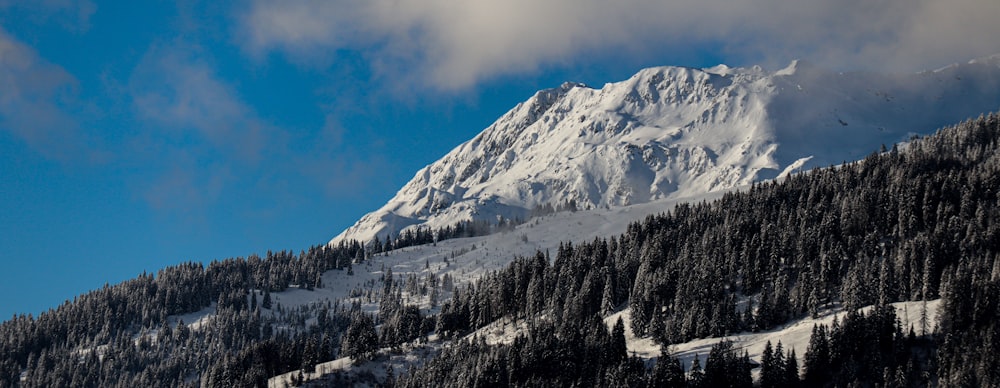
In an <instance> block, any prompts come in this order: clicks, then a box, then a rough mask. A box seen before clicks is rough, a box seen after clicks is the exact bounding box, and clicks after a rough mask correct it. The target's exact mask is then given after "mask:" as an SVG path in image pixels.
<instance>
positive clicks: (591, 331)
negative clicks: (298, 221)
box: [0, 114, 1000, 386]
mask: <svg viewBox="0 0 1000 388" xmlns="http://www.w3.org/2000/svg"><path fill="white" fill-rule="evenodd" d="M998 144H1000V116H998V115H996V114H992V115H989V116H984V117H980V118H979V119H976V120H971V121H969V122H966V123H962V124H960V125H957V126H955V127H952V128H947V129H943V130H941V131H939V132H938V133H937V134H935V135H932V136H929V137H926V138H922V139H914V140H912V141H911V142H909V143H907V144H906V145H905V146H902V147H900V148H896V147H893V148H892V149H885V150H883V151H882V152H878V153H874V154H872V155H871V156H869V157H868V158H866V159H864V160H862V161H858V162H852V163H846V164H844V165H841V166H837V167H830V168H825V169H818V170H813V171H809V172H805V173H801V174H795V175H791V176H789V177H788V178H786V179H782V180H780V181H773V182H766V183H760V184H756V185H754V186H753V187H751V188H749V189H748V190H745V191H742V192H734V193H729V194H726V195H725V196H723V197H722V198H721V199H719V200H716V201H712V202H702V203H695V204H683V205H678V206H677V207H676V208H674V209H672V210H670V211H667V212H664V213H662V214H659V215H651V216H649V217H647V218H646V219H644V220H643V221H641V222H636V223H634V224H632V225H631V226H630V227H629V228H628V230H627V232H626V233H624V234H622V235H620V236H609V237H607V238H599V239H594V240H592V241H586V242H574V243H569V242H567V243H564V244H562V245H561V246H560V247H559V249H557V250H556V252H551V253H543V252H539V253H538V254H537V255H535V256H533V257H527V258H518V259H516V260H514V261H513V262H512V263H511V264H510V265H509V266H508V267H506V268H505V269H503V270H500V271H497V272H494V273H491V274H489V275H487V276H485V277H483V278H481V279H480V280H479V281H478V282H476V283H475V284H471V285H468V286H466V287H459V288H456V289H455V290H454V292H453V294H452V298H451V299H449V300H448V301H446V302H444V303H443V304H442V306H441V309H440V312H439V313H438V314H436V315H432V316H429V317H428V316H424V314H425V312H423V311H421V310H419V309H417V308H416V307H414V306H407V305H405V303H403V300H402V297H401V296H400V295H401V290H402V289H403V288H404V287H406V285H404V284H400V283H399V282H394V280H393V277H392V275H391V269H390V271H388V276H386V277H384V280H383V281H382V284H381V290H380V292H379V293H378V295H374V296H373V297H374V298H381V303H380V308H379V310H380V311H379V312H378V313H376V314H369V313H365V312H363V311H362V310H361V309H360V307H359V306H358V305H356V304H354V305H349V304H346V303H344V304H342V303H339V302H336V303H332V304H325V305H317V306H312V307H309V308H305V307H303V308H301V309H295V310H285V309H282V308H280V307H279V306H272V305H270V297H269V293H270V292H276V291H280V290H283V289H285V288H287V287H289V286H291V285H295V286H298V287H303V288H309V287H322V286H323V285H322V284H321V283H322V280H321V277H320V274H322V273H323V272H324V271H328V270H342V271H352V270H353V266H355V265H358V264H360V263H362V262H363V261H364V260H366V258H367V256H368V255H370V254H371V253H372V252H371V248H369V251H367V252H366V249H365V247H364V246H362V245H361V244H358V243H353V242H352V243H346V244H341V245H339V246H336V247H329V246H318V247H313V248H311V249H309V250H308V251H304V252H301V253H300V254H297V255H296V254H294V253H292V252H284V251H282V252H277V253H269V254H267V255H266V256H265V257H263V258H261V257H257V256H251V257H248V258H236V259H227V260H223V261H217V262H212V263H210V264H209V265H207V266H204V265H202V264H198V263H187V264H183V265H179V266H175V267H170V268H167V269H164V270H161V271H159V272H158V273H157V274H156V275H155V276H153V275H152V274H145V275H143V276H140V277H138V278H136V279H133V280H130V281H127V282H123V283H121V284H118V285H114V286H105V287H104V288H102V289H99V290H96V291H94V292H91V293H88V294H86V295H82V296H80V297H77V298H76V299H75V300H74V301H72V302H67V303H66V304H64V305H62V306H60V307H58V308H56V309H53V310H51V311H49V312H46V313H43V314H40V315H39V316H38V317H31V316H17V317H14V318H13V319H11V320H9V321H6V322H4V323H3V324H2V325H0V354H2V357H3V358H2V359H0V386H198V385H208V386H253V385H257V386H260V385H262V384H264V383H265V382H266V378H267V377H269V376H273V375H276V374H280V373H284V372H288V371H293V370H296V369H299V368H310V367H311V366H312V365H315V364H316V363H318V362H323V361H327V360H331V359H333V358H334V357H338V356H343V355H350V356H354V357H355V358H356V359H367V358H372V357H376V358H377V357H378V356H377V354H376V352H375V349H377V348H379V347H392V346H395V345H398V344H400V343H403V342H407V341H410V340H413V339H415V338H419V337H422V336H426V335H428V334H430V333H436V334H438V335H439V336H440V337H442V338H448V339H459V338H463V336H465V335H466V334H468V333H471V332H473V331H475V330H477V329H479V328H482V327H484V326H486V325H488V324H490V323H491V322H494V321H496V320H498V319H508V320H524V321H525V322H528V329H527V330H526V331H525V332H524V333H521V335H519V336H518V338H516V339H515V340H514V341H513V342H512V343H510V344H506V345H489V344H486V343H485V342H483V341H481V340H463V341H453V342H452V343H451V344H450V345H448V346H445V347H443V349H442V350H441V351H440V353H439V354H438V356H437V357H436V358H434V359H431V360H427V361H426V362H425V363H424V365H422V366H420V367H414V368H412V369H410V370H407V371H397V373H396V375H397V376H398V378H390V380H388V381H384V382H383V383H385V384H387V385H391V384H395V385H398V386H477V385H478V386H483V385H510V386H565V385H583V386H591V385H597V386H643V385H647V384H648V385H650V386H720V385H721V386H746V385H747V384H752V381H751V380H750V369H751V368H753V367H757V365H756V364H755V363H754V362H752V361H751V360H749V358H748V357H746V355H745V354H744V353H741V352H740V351H739V349H736V348H733V347H732V344H730V343H726V342H722V343H720V344H718V345H717V346H716V347H715V348H713V350H712V353H711V354H709V355H708V356H709V357H708V359H707V361H706V362H705V364H704V365H700V364H699V365H680V363H679V362H677V360H676V359H674V358H673V357H672V356H671V355H670V354H669V352H668V351H667V350H668V349H669V345H670V344H673V343H681V342H685V341H689V340H691V339H696V338H705V337H712V336H725V335H728V334H733V333H738V332H742V331H762V330H768V329H771V328H774V327H776V326H777V325H780V324H783V323H786V322H788V321H790V320H793V319H797V318H801V317H804V316H806V315H809V314H817V313H818V312H819V311H821V310H823V309H826V308H832V307H841V306H842V307H844V308H845V309H847V310H848V311H853V310H854V309H855V308H858V307H862V306H867V305H876V308H874V309H873V310H871V311H870V312H868V313H865V314H861V313H856V312H852V313H850V314H848V316H847V317H846V318H845V319H844V320H843V321H842V322H837V323H836V324H835V325H834V326H832V327H824V326H818V327H817V328H816V329H814V335H813V340H812V341H811V342H810V346H809V349H796V350H795V351H797V352H800V353H802V352H805V353H804V354H805V360H806V362H805V363H803V365H797V364H795V363H793V362H790V361H789V359H792V360H794V355H793V354H792V353H791V349H784V350H777V351H774V352H773V353H772V354H771V356H770V358H769V360H767V361H766V362H762V364H763V365H760V366H759V367H760V368H762V370H763V371H767V373H763V374H762V378H761V380H760V381H758V382H757V383H758V384H760V385H763V386H789V385H795V384H798V383H800V379H805V380H804V381H805V382H807V383H808V384H809V385H810V386H819V385H824V384H827V385H833V386H847V385H851V384H855V383H858V384H861V385H862V386H927V385H934V384H939V385H943V386H997V385H1000V371H997V370H996V368H995V367H994V366H995V365H1000V323H998V322H1000V260H997V259H998V253H1000V252H998V250H1000V152H998V151H1000V150H998ZM418 237H419V238H418ZM430 238H431V237H429V236H427V235H423V234H421V235H419V236H413V239H417V240H420V241H423V240H426V239H430ZM400 245H406V244H400ZM387 246H388V245H384V246H381V247H380V249H378V251H382V250H384V249H387V248H386V247H387ZM446 282H447V279H438V278H433V279H430V278H429V279H426V280H424V283H423V284H424V286H425V288H426V289H425V290H422V291H421V292H436V291H435V290H436V289H437V288H439V287H443V285H442V283H446ZM414 284H415V283H414ZM449 288H450V286H449ZM936 298H942V299H943V307H942V309H941V311H940V317H939V318H940V319H939V322H936V323H933V324H932V325H930V326H931V327H932V328H933V330H923V329H924V328H909V327H901V326H900V325H899V324H898V320H897V319H896V318H895V316H894V312H893V311H892V309H890V308H884V306H886V305H887V304H888V303H892V302H896V301H905V300H928V299H936ZM248 300H249V303H248ZM212 303H215V305H216V316H215V318H214V319H213V320H211V321H210V322H209V323H207V324H206V325H205V326H202V327H200V328H199V329H198V330H191V329H189V328H188V327H187V326H185V324H184V323H177V324H176V325H170V324H168V317H169V316H171V315H175V314H182V313H186V312H192V311H197V310H200V309H202V308H204V307H206V306H209V305H211V304H212ZM626 307H627V308H630V309H631V322H629V323H630V326H631V328H632V330H633V331H634V332H635V334H637V335H650V336H652V337H653V338H655V339H656V340H657V341H658V342H659V343H661V344H663V345H664V350H665V351H664V353H663V355H662V356H661V357H660V358H659V359H658V360H656V361H655V363H649V364H644V363H643V362H642V361H641V360H639V359H636V358H633V357H629V355H628V354H627V352H626V350H625V348H624V346H625V344H624V333H623V331H624V330H625V329H624V325H615V326H614V328H612V329H611V330H608V328H607V327H606V326H605V325H604V322H603V321H602V318H603V317H604V316H606V315H607V314H609V313H611V312H613V311H616V310H619V309H622V308H626ZM264 311H266V312H267V313H264ZM154 330H155V332H156V335H155V336H151V335H142V333H148V332H152V331H154ZM776 345H777V344H776ZM778 360H780V362H779V361H778ZM821 371H825V372H823V373H821ZM763 376H767V377H763ZM317 384H322V382H317Z"/></svg>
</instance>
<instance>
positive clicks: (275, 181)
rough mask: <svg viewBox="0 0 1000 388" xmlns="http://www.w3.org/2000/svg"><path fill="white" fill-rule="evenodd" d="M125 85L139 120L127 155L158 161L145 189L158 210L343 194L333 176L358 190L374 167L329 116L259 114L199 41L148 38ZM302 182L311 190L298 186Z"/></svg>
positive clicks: (290, 203)
mask: <svg viewBox="0 0 1000 388" xmlns="http://www.w3.org/2000/svg"><path fill="white" fill-rule="evenodd" d="M126 89H127V91H128V93H129V94H130V96H131V101H132V108H133V111H134V113H135V116H136V118H137V119H138V120H139V123H140V126H142V128H143V130H142V131H140V135H138V136H137V138H136V139H133V142H132V148H133V149H134V150H133V152H134V153H136V155H134V156H133V157H143V156H145V157H147V158H149V159H155V160H153V161H147V163H151V164H154V165H156V166H157V167H156V170H157V172H156V173H155V174H153V175H152V176H151V177H150V181H149V182H148V183H147V185H146V187H145V188H144V189H143V190H142V197H143V198H144V199H145V200H146V201H147V202H148V203H149V204H150V205H151V206H152V207H153V208H156V209H160V210H167V211H179V210H182V211H191V209H200V208H204V207H207V206H214V205H217V204H219V203H220V202H223V201H231V200H232V199H234V198H246V197H248V196H249V197H259V198H271V199H274V200H277V199H278V198H281V199H282V201H284V202H285V203H274V204H273V206H274V207H277V208H281V207H287V206H294V205H295V204H296V203H298V202H301V201H302V200H303V199H304V197H305V196H306V194H308V195H313V194H312V191H320V192H321V193H322V194H326V197H327V198H330V197H334V198H338V197H339V198H343V197H349V196H351V195H352V194H351V193H350V192H348V191H339V190H334V189H331V188H330V185H331V182H337V183H343V182H350V183H351V186H353V187H354V188H355V189H356V191H358V192H364V191H365V187H366V185H367V184H366V183H365V181H363V180H359V179H357V178H359V174H360V173H362V172H365V171H371V170H374V169H375V168H376V166H377V165H378V163H377V162H373V160H375V158H370V157H361V156H360V155H357V154H356V153H354V152H352V151H351V150H350V148H351V147H350V146H349V145H345V144H343V142H342V140H341V137H340V132H338V131H339V128H336V129H333V127H331V126H330V125H329V123H328V125H327V126H326V127H325V128H323V129H322V130H319V129H315V130H314V129H307V130H300V131H296V130H294V129H289V128H283V127H281V126H280V125H276V124H274V123H272V122H270V121H269V120H267V119H264V118H262V117H260V115H259V114H258V112H257V110H256V109H255V108H254V107H253V106H251V105H249V104H247V103H246V102H245V100H244V98H243V97H242V96H241V94H240V92H239V90H238V89H237V88H236V87H234V84H233V83H231V82H228V81H227V80H225V78H224V76H223V74H220V73H219V72H218V71H217V69H216V65H215V64H214V63H213V62H212V55H211V53H210V52H207V51H205V50H204V49H203V48H202V47H200V46H198V45H196V44H190V43H186V42H180V41H173V42H167V43H160V44H155V45H153V46H152V47H151V48H150V49H149V51H148V52H147V53H146V54H145V56H144V57H143V59H142V60H141V61H140V62H139V64H138V65H137V66H136V68H135V69H134V71H133V72H132V75H131V77H130V79H129V81H128V85H127V87H126ZM309 185H313V186H314V187H316V188H317V189H316V190H310V191H309V192H308V193H306V192H298V193H297V192H296V190H301V188H302V187H308V186H309ZM321 188H322V189H321ZM265 202H267V201H265ZM267 206H272V205H267ZM195 211H197V210H195Z"/></svg>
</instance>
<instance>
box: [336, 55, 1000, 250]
mask: <svg viewBox="0 0 1000 388" xmlns="http://www.w3.org/2000/svg"><path fill="white" fill-rule="evenodd" d="M997 107H1000V57H998V56H992V57H987V58H982V59H977V60H973V61H969V62H968V63H965V64H956V65H951V66H947V67H944V68H941V69H938V70H934V71H926V72H921V73H916V74H877V73H862V72H851V73H840V72H833V71H829V70H826V69H824V68H822V67H820V66H818V65H814V64H810V63H807V62H804V61H793V62H792V63H791V64H790V65H789V66H787V67H785V68H783V69H780V70H777V71H774V72H768V71H765V70H763V69H761V68H760V67H757V66H754V67H750V68H730V67H728V66H725V65H719V66H715V67H712V68H706V69H693V68H684V67H655V68H648V69H644V70H642V71H640V72H638V73H637V74H635V75H634V76H632V77H631V78H629V79H627V80H625V81H621V82H616V83H609V84H606V85H604V87H602V88H600V89H595V88H590V87H587V86H585V85H583V84H578V83H564V84H563V85H561V86H559V87H558V88H553V89H546V90H542V91H539V92H537V93H536V94H535V95H534V96H532V97H531V98H529V99H528V100H527V101H525V102H522V103H520V104H518V105H517V106H515V107H514V108H513V109H511V110H510V111H508V112H507V113H506V114H504V115H503V116H502V117H500V118H499V119H498V120H497V121H496V122H495V123H493V124H492V125H490V126H489V127H488V128H486V129H485V130H484V131H483V132H481V133H480V134H479V135H477V136H476V137H474V138H473V139H472V140H469V141H467V142H465V143H463V144H461V145H459V146H458V147H456V148H455V149H454V150H452V151H451V152H449V153H448V154H447V155H445V156H444V157H443V158H441V159H440V160H438V161H437V162H434V163H432V164H431V165H429V166H427V167H424V168H423V169H421V170H420V171H418V172H417V174H416V176H414V177H413V179H412V180H411V181H410V182H409V183H407V184H406V185H405V186H403V188H402V189H401V190H399V192H398V193H397V194H396V196H395V197H393V198H392V199H391V200H390V201H389V202H388V203H387V204H385V205H384V206H383V207H382V208H380V209H378V210H376V211H374V212H372V213H369V214H367V215H365V216H364V217H362V218H361V220H359V221H358V222H357V223H355V224H354V225H353V226H351V227H350V228H348V229H347V230H345V231H344V232H342V233H341V234H340V235H338V236H337V237H335V238H333V240H331V242H330V243H331V244H334V243H337V242H340V241H345V240H351V239H354V240H359V241H363V242H364V241H370V240H372V239H374V238H375V237H376V236H377V237H379V238H384V237H385V236H386V235H388V234H392V235H396V234H397V233H399V232H400V231H402V230H404V229H405V228H413V227H419V226H427V227H431V228H441V227H445V226H450V225H454V224H455V223H456V222H459V221H465V220H486V221H490V222H496V221H497V220H498V219H500V218H501V217H502V218H506V219H513V218H522V219H523V218H526V217H527V216H528V215H529V214H530V212H531V210H532V209H533V208H536V207H538V206H545V205H552V206H558V205H560V204H564V203H568V202H570V201H573V202H575V204H576V205H577V206H578V207H582V208H587V207H614V206H623V205H630V204H637V203H644V202H648V201H651V200H655V199H660V198H670V197H683V196H689V195H695V194H701V193H705V192H710V191H714V190H720V189H727V188H732V187H736V186H740V185H746V184H748V183H751V182H754V181H759V180H763V179H772V178H779V177H782V176H784V175H786V174H789V173H791V172H794V171H798V170H801V169H808V168H813V167H821V166H828V165H831V164H840V163H841V162H843V161H852V160H857V159H860V158H861V157H863V156H865V155H867V154H870V153H872V152H875V151H877V150H879V148H880V146H881V145H888V146H891V145H892V144H894V143H897V142H900V141H904V140H906V139H907V138H909V137H910V136H912V135H914V134H926V133H930V132H931V131H934V130H936V129H937V128H939V127H941V126H944V125H946V124H951V123H955V122H958V121H961V120H963V119H966V118H969V117H971V116H977V115H979V114H981V113H983V112H988V111H992V110H995V109H996V108H997ZM914 131H916V132H914Z"/></svg>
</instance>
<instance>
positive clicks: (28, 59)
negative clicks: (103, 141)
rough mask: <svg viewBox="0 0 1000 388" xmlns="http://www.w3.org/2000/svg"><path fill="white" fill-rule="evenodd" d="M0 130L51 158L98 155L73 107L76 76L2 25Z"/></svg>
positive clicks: (0, 33) (63, 159)
mask: <svg viewBox="0 0 1000 388" xmlns="http://www.w3.org/2000/svg"><path fill="white" fill-rule="evenodd" d="M0 85H2V86H0V130H3V131H8V132H10V133H12V134H14V135H15V136H16V137H17V138H19V139H21V140H22V141H24V142H25V143H26V144H28V146H30V147H31V148H32V149H33V150H35V151H36V152H38V153H40V154H42V155H45V156H46V157H48V158H50V159H54V160H61V161H72V160H80V159H85V160H87V159H94V158H97V157H98V155H99V152H97V151H96V150H94V149H88V146H87V139H86V137H85V136H84V133H83V132H82V130H81V127H80V125H79V123H78V120H79V117H77V115H76V113H75V111H76V110H78V109H79V103H78V101H77V100H76V88H77V81H76V79H75V78H74V77H73V76H72V75H70V74H69V73H67V72H66V71H65V70H64V69H63V68H61V67H59V66H57V65H54V64H52V63H49V62H47V61H45V60H44V59H42V58H40V57H39V56H38V54H37V53H36V52H35V50H33V49H32V48H31V47H28V46H26V45H24V44H23V43H21V42H19V41H18V40H16V39H15V38H13V37H12V36H10V35H9V34H7V33H6V32H5V31H4V30H3V29H2V28H0Z"/></svg>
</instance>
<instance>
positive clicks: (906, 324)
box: [604, 299, 941, 369]
mask: <svg viewBox="0 0 1000 388" xmlns="http://www.w3.org/2000/svg"><path fill="white" fill-rule="evenodd" d="M891 305H892V306H893V307H894V308H895V309H896V317H897V318H898V319H899V322H900V325H901V326H902V327H903V330H904V331H907V330H909V329H910V328H913V330H914V332H915V333H917V334H921V333H922V332H927V333H931V332H933V331H934V330H935V326H936V322H937V316H938V310H939V309H940V308H941V299H935V300H931V301H927V302H926V303H925V302H922V301H910V302H897V303H892V304H891ZM871 309H872V306H868V307H865V308H862V309H860V311H864V312H868V311H871ZM630 313H631V309H625V310H623V311H620V312H618V313H615V314H612V315H610V316H608V317H607V318H605V319H604V322H605V323H606V324H607V325H608V328H609V329H611V328H612V327H614V324H615V322H616V321H617V320H618V318H619V317H621V318H622V323H624V324H625V325H626V330H625V340H626V345H627V347H628V350H629V354H634V355H636V356H639V357H642V358H643V359H655V358H658V357H659V356H660V346H659V345H657V344H656V343H655V342H653V340H652V338H649V337H642V338H637V337H635V336H634V335H632V330H631V328H630V327H629V321H631V319H629V315H630ZM921 313H924V316H926V318H927V321H926V324H927V326H925V327H922V326H921V321H920V319H921ZM846 315H847V312H846V311H843V309H840V308H838V309H833V310H827V311H824V312H823V313H822V314H821V315H820V316H819V317H818V318H811V317H806V318H802V319H799V320H796V321H792V322H789V323H787V324H785V325H782V326H781V327H778V328H776V329H773V330H768V331H763V332H759V333H750V332H745V333H740V334H735V335H731V336H728V337H724V338H720V337H712V338H703V339H698V340H694V341H690V342H685V343H681V344H674V345H671V346H670V347H669V352H670V354H671V355H673V356H674V357H677V358H678V359H679V360H680V361H681V365H683V366H684V369H689V368H690V367H691V362H692V361H694V358H695V357H698V358H700V362H701V365H705V360H706V358H707V357H708V353H709V351H710V350H712V346H714V345H715V344H717V343H719V341H721V340H723V339H726V340H729V341H732V342H733V345H734V346H735V347H736V348H738V349H742V350H746V351H747V353H749V354H750V358H751V359H753V360H755V361H757V362H760V360H761V359H760V357H761V354H763V353H764V347H765V346H767V342H768V341H770V342H771V345H772V346H776V345H777V344H778V341H781V344H782V347H783V348H784V349H785V350H789V349H795V355H796V358H797V359H798V361H799V367H800V368H801V367H802V365H805V355H806V349H807V348H808V345H809V337H810V336H811V335H812V329H813V326H814V325H817V324H822V325H826V326H827V327H829V326H831V324H832V323H833V320H834V319H835V318H836V319H837V320H840V321H843V320H844V317H845V316H846Z"/></svg>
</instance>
